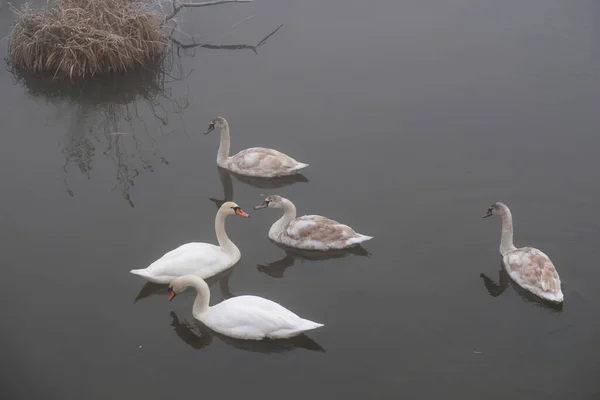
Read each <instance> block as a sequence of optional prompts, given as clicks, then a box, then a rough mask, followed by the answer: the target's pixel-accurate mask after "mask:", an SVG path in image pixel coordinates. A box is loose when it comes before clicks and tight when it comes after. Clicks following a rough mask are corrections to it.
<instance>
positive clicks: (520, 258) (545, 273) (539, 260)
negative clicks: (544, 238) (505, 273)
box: [504, 247, 560, 293]
mask: <svg viewBox="0 0 600 400" xmlns="http://www.w3.org/2000/svg"><path fill="white" fill-rule="evenodd" d="M504 260H505V263H506V264H507V265H508V267H509V274H510V276H511V277H512V278H513V279H514V280H516V281H517V282H518V283H523V284H526V285H530V286H535V287H538V288H540V289H542V290H543V291H544V292H551V293H556V292H558V291H560V279H559V277H558V272H556V268H555V267H554V264H553V263H552V261H550V258H549V257H548V256H547V255H546V254H544V253H543V252H541V251H540V250H538V249H535V248H533V247H524V248H521V249H517V250H514V251H511V252H509V253H507V254H506V255H505V257H504Z"/></svg>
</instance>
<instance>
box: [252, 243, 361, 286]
mask: <svg viewBox="0 0 600 400" xmlns="http://www.w3.org/2000/svg"><path fill="white" fill-rule="evenodd" d="M271 242H272V243H273V244H274V245H276V246H277V247H279V248H281V249H282V250H283V251H285V257H283V258H282V259H280V260H277V261H273V262H270V263H268V264H257V266H256V269H258V270H259V271H260V272H264V273H265V274H267V275H269V276H271V277H273V278H283V274H284V272H285V270H286V269H288V268H289V267H292V266H293V265H294V264H295V263H296V260H300V262H304V261H306V260H310V261H319V260H330V259H333V258H344V257H346V256H349V255H355V256H361V257H369V256H370V255H371V253H369V252H368V251H367V250H366V249H365V248H364V247H362V246H360V245H359V246H354V247H350V248H348V249H344V250H329V251H318V250H301V249H294V248H292V247H287V246H284V245H282V244H279V243H276V242H273V241H272V240H271Z"/></svg>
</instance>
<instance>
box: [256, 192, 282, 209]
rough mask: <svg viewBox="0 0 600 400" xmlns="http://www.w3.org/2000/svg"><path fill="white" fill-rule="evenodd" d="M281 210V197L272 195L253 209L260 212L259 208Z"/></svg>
mask: <svg viewBox="0 0 600 400" xmlns="http://www.w3.org/2000/svg"><path fill="white" fill-rule="evenodd" d="M267 207H270V208H282V207H283V197H281V196H277V195H272V196H267V197H266V198H265V199H264V200H263V202H262V203H260V204H259V205H257V206H256V207H254V209H255V210H260V209H261V208H267Z"/></svg>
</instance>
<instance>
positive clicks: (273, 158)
mask: <svg viewBox="0 0 600 400" xmlns="http://www.w3.org/2000/svg"><path fill="white" fill-rule="evenodd" d="M215 129H219V130H220V132H221V143H220V145H219V152H218V153H217V165H218V166H219V167H222V168H225V169H228V170H229V171H232V172H235V173H237V174H240V175H246V176H255V177H262V178H275V177H279V176H287V175H294V174H297V173H298V172H299V171H300V170H301V169H304V168H306V167H308V164H304V163H300V162H298V161H296V160H294V159H293V158H292V157H290V156H287V155H285V154H283V153H282V152H280V151H277V150H273V149H265V148H263V147H252V148H250V149H246V150H242V151H240V152H239V153H237V154H236V155H234V156H231V157H229V144H230V137H229V124H228V123H227V120H226V119H225V118H223V117H217V118H215V119H214V120H213V121H212V122H211V123H210V125H208V130H207V131H206V132H204V134H205V135H206V134H209V133H210V132H212V131H213V130H215Z"/></svg>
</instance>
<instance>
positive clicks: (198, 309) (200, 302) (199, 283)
mask: <svg viewBox="0 0 600 400" xmlns="http://www.w3.org/2000/svg"><path fill="white" fill-rule="evenodd" d="M186 278H187V279H186V280H185V281H184V282H183V285H184V287H186V288H188V287H190V286H191V287H193V288H194V289H196V292H198V294H197V295H196V300H194V306H193V308H192V315H193V316H194V317H196V318H197V319H199V318H198V317H199V316H200V315H202V314H204V313H205V312H207V311H208V309H209V308H210V307H209V305H208V304H209V302H210V289H209V288H208V285H207V284H206V282H204V279H202V278H199V277H197V276H193V275H192V276H187V277H186Z"/></svg>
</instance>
